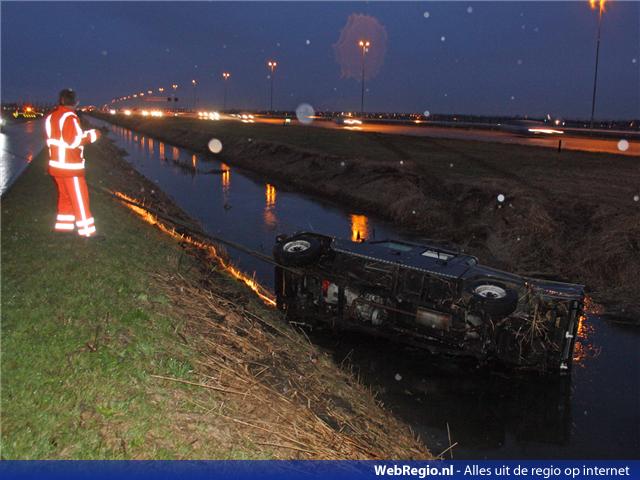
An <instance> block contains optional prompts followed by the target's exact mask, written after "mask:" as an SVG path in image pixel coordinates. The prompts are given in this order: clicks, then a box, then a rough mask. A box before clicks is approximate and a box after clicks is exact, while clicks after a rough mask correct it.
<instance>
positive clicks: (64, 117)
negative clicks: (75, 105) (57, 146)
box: [58, 112, 74, 137]
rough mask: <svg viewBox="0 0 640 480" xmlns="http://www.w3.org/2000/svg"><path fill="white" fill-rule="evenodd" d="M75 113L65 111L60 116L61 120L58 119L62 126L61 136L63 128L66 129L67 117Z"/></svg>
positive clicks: (59, 124)
mask: <svg viewBox="0 0 640 480" xmlns="http://www.w3.org/2000/svg"><path fill="white" fill-rule="evenodd" d="M72 115H74V113H73V112H65V113H63V114H62V116H61V117H60V120H59V121H58V126H59V127H60V136H61V137H62V130H63V129H64V122H65V120H66V119H67V118H69V117H70V116H72Z"/></svg>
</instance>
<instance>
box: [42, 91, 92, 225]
mask: <svg viewBox="0 0 640 480" xmlns="http://www.w3.org/2000/svg"><path fill="white" fill-rule="evenodd" d="M77 104H78V101H77V99H76V93H75V92H74V91H73V90H71V89H65V90H62V91H61V92H60V94H59V98H58V106H57V107H56V108H55V110H53V112H51V114H50V115H49V116H48V117H47V118H46V120H45V129H46V133H47V147H48V148H49V175H51V176H52V177H53V180H54V182H55V184H56V187H57V189H58V214H57V216H56V223H55V226H54V230H55V231H56V232H73V231H74V230H76V229H77V233H78V234H79V235H80V236H82V237H92V236H94V235H95V233H96V227H95V223H94V219H93V215H91V209H90V208H89V192H88V189H87V183H86V181H85V178H84V145H86V144H88V143H93V142H95V141H96V140H97V139H98V138H99V137H100V132H99V131H97V130H94V129H91V130H84V131H83V130H82V128H80V120H79V119H78V116H77V115H76V113H75V111H74V109H75V108H76V106H77Z"/></svg>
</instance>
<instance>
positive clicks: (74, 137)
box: [45, 106, 97, 177]
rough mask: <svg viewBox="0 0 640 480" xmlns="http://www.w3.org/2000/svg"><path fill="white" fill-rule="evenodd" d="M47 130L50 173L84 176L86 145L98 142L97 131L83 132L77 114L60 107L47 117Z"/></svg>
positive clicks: (63, 175) (62, 175)
mask: <svg viewBox="0 0 640 480" xmlns="http://www.w3.org/2000/svg"><path fill="white" fill-rule="evenodd" d="M45 129H46V131H47V146H48V147H49V173H50V174H51V175H56V176H60V177H79V176H84V154H83V151H84V145H86V144H87V143H93V142H95V141H96V139H97V135H96V131H95V130H93V129H92V130H85V131H83V130H82V128H80V120H79V119H78V116H77V115H76V114H75V112H74V111H73V110H72V109H70V108H67V107H63V106H58V107H57V108H56V109H55V110H54V111H53V112H51V114H50V115H49V116H48V117H47V119H46V120H45Z"/></svg>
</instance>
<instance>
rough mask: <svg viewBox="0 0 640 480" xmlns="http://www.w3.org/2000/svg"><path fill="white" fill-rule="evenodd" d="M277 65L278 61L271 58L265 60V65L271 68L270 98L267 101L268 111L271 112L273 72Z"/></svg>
mask: <svg viewBox="0 0 640 480" xmlns="http://www.w3.org/2000/svg"><path fill="white" fill-rule="evenodd" d="M277 66H278V63H277V62H275V61H273V60H269V61H268V62H267V67H269V69H270V70H271V75H270V76H269V77H270V79H271V100H270V102H269V105H270V107H269V111H271V112H273V72H274V71H275V69H276V67H277Z"/></svg>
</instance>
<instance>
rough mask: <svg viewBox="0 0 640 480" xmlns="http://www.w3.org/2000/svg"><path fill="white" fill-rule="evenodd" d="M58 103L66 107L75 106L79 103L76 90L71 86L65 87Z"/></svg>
mask: <svg viewBox="0 0 640 480" xmlns="http://www.w3.org/2000/svg"><path fill="white" fill-rule="evenodd" d="M58 103H59V104H60V105H62V106H65V107H70V108H74V107H75V106H76V105H78V99H77V98H76V92H74V91H73V90H71V89H70V88H65V89H64V90H61V91H60V94H59V95H58Z"/></svg>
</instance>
